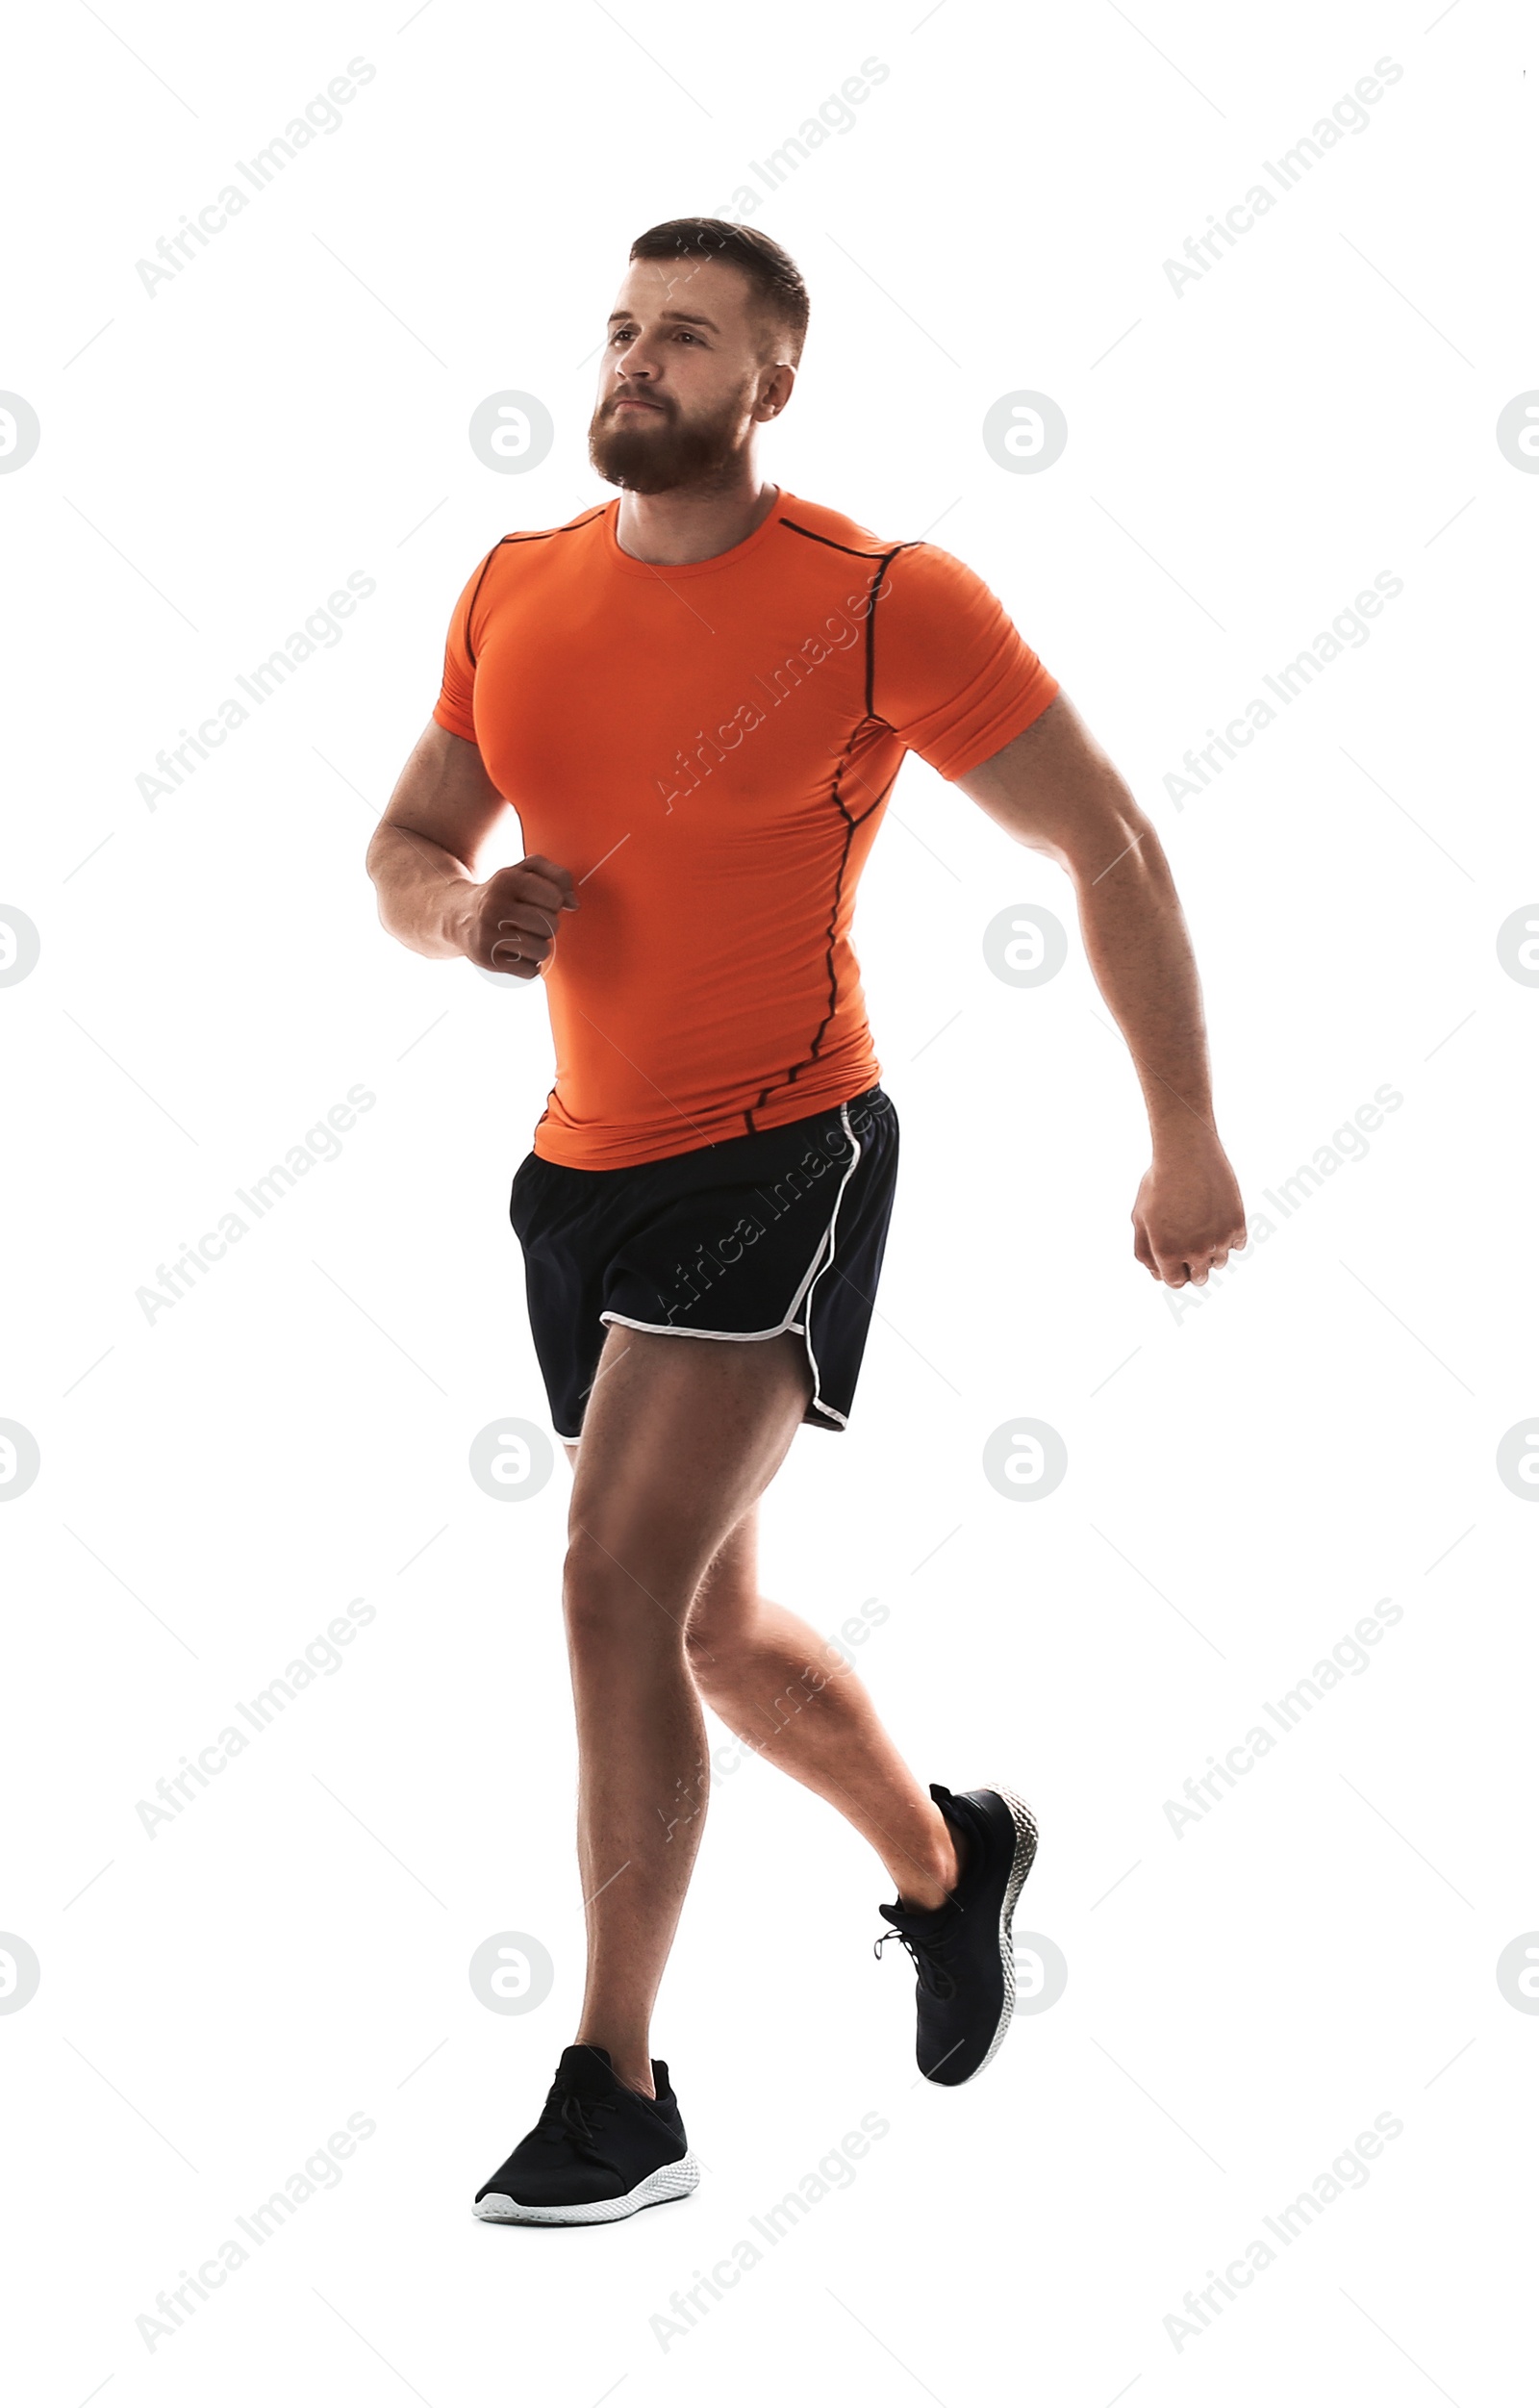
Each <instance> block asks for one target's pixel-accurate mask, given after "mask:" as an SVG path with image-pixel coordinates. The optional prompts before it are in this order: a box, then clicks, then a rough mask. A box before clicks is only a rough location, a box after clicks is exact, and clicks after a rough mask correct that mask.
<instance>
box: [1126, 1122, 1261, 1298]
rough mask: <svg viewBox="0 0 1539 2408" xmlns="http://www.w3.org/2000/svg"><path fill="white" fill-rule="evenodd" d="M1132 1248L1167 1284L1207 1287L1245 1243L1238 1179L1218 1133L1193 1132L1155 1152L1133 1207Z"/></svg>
mask: <svg viewBox="0 0 1539 2408" xmlns="http://www.w3.org/2000/svg"><path fill="white" fill-rule="evenodd" d="M1132 1218H1133V1252H1134V1254H1135V1255H1137V1257H1138V1259H1139V1261H1140V1262H1141V1263H1142V1264H1143V1266H1144V1268H1145V1270H1146V1271H1147V1272H1148V1275H1149V1277H1150V1279H1153V1280H1163V1281H1164V1283H1165V1285H1166V1286H1167V1287H1185V1286H1186V1285H1187V1284H1188V1282H1190V1283H1191V1285H1192V1286H1193V1287H1205V1286H1206V1285H1207V1280H1208V1274H1209V1272H1210V1271H1222V1270H1223V1268H1224V1264H1225V1263H1226V1262H1227V1261H1228V1259H1229V1250H1230V1248H1231V1247H1239V1248H1243V1247H1244V1246H1245V1245H1246V1244H1247V1242H1248V1238H1247V1231H1246V1221H1245V1205H1244V1204H1243V1203H1242V1202H1241V1199H1240V1183H1239V1181H1238V1179H1236V1178H1235V1176H1234V1173H1233V1171H1232V1170H1231V1168H1230V1166H1229V1160H1228V1156H1227V1155H1226V1154H1225V1153H1224V1148H1223V1147H1222V1146H1221V1145H1220V1144H1219V1142H1218V1139H1217V1138H1216V1137H1213V1136H1210V1135H1209V1134H1207V1133H1206V1132H1204V1131H1200V1130H1195V1131H1194V1132H1193V1133H1192V1135H1191V1136H1190V1137H1183V1138H1180V1139H1177V1140H1172V1141H1170V1142H1168V1143H1167V1144H1165V1145H1164V1146H1162V1147H1157V1148H1156V1150H1155V1157H1154V1160H1153V1162H1152V1164H1151V1165H1150V1167H1149V1168H1148V1170H1147V1171H1146V1172H1145V1174H1144V1177H1143V1180H1142V1182H1141V1184H1140V1187H1139V1191H1138V1199H1137V1202H1136V1203H1135V1204H1134V1205H1133V1216H1132Z"/></svg>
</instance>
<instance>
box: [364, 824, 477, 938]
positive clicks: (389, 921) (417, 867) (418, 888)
mask: <svg viewBox="0 0 1539 2408" xmlns="http://www.w3.org/2000/svg"><path fill="white" fill-rule="evenodd" d="M366 866H367V870H368V874H369V876H370V877H371V878H372V879H373V881H374V888H375V892H376V894H377V895H378V898H379V916H380V923H381V925H382V926H384V927H385V928H387V929H388V930H389V932H390V934H391V936H393V937H395V938H397V939H398V940H399V942H400V943H401V944H402V945H406V946H409V947H410V948H411V950H412V951H413V952H414V953H426V954H428V955H429V956H430V957H431V958H432V959H434V960H438V961H442V960H444V959H446V958H448V957H449V956H450V955H452V954H456V953H459V952H461V951H463V950H464V947H463V944H462V941H461V936H462V934H463V929H464V925H465V917H466V912H467V906H468V905H469V903H470V900H471V899H472V897H473V896H474V894H475V891H476V886H475V879H474V878H473V877H472V875H471V874H470V871H469V870H468V868H467V865H466V864H465V863H464V862H463V861H461V860H459V859H458V858H457V857H456V856H455V855H454V854H453V853H451V852H449V851H447V850H446V849H444V847H443V846H442V845H435V844H433V843H432V842H431V841H430V839H429V838H427V837H426V836H418V835H417V834H416V831H415V830H414V829H412V828H409V827H392V826H391V825H389V824H384V825H382V826H380V827H379V828H377V829H376V830H375V833H374V841H373V843H372V844H371V845H370V846H369V849H368V859H367V864H366ZM457 931H458V932H459V933H457Z"/></svg>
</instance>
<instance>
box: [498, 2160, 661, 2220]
mask: <svg viewBox="0 0 1539 2408" xmlns="http://www.w3.org/2000/svg"><path fill="white" fill-rule="evenodd" d="M699 2179H700V2165H699V2160H698V2159H697V2158H696V2156H695V2154H694V2150H693V2149H686V2151H685V2153H684V2155H683V2156H682V2157H676V2158H675V2159H674V2160H673V2162H672V2164H671V2165H670V2166H659V2167H658V2168H657V2171H656V2172H655V2173H651V2174H648V2175H647V2176H646V2177H645V2179H644V2180H643V2181H642V2182H639V2183H638V2184H637V2185H636V2188H635V2190H634V2191H627V2192H626V2193H625V2194H624V2196H623V2197H622V2198H618V2199H590V2200H585V2201H578V2202H576V2203H574V2204H573V2205H572V2206H570V2207H524V2206H522V2205H521V2204H520V2203H519V2201H518V2200H517V2199H510V2198H508V2197H507V2196H506V2194H505V2193H503V2192H500V2191H489V2192H488V2193H487V2194H486V2197H485V2198H484V2199H477V2200H476V2201H475V2202H474V2203H473V2206H472V2209H471V2213H472V2215H475V2216H479V2217H480V2218H481V2220H482V2222H483V2223H484V2224H618V2222H619V2220H620V2218H621V2217H624V2216H634V2215H635V2214H636V2211H637V2209H638V2208H643V2207H656V2206H657V2205H658V2204H659V2203H660V2202H661V2201H662V2200H664V2199H682V2198H686V2197H688V2195H689V2193H691V2192H692V2191H693V2190H694V2187H695V2185H696V2184H697V2183H698V2181H699Z"/></svg>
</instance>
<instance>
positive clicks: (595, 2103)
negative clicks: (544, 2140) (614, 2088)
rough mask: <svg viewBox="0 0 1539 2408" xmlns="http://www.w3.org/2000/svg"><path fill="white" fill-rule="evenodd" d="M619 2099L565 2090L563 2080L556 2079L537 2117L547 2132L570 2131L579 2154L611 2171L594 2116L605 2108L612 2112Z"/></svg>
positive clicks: (597, 2115)
mask: <svg viewBox="0 0 1539 2408" xmlns="http://www.w3.org/2000/svg"><path fill="white" fill-rule="evenodd" d="M618 2103H619V2102H618V2100H617V2099H613V2098H584V2097H580V2096H579V2095H578V2093H577V2092H576V2091H568V2089H566V2087H565V2086H564V2085H563V2084H561V2083H557V2084H555V2085H554V2087H553V2088H552V2090H551V2092H550V2096H549V2097H548V2098H547V2099H546V2101H545V2104H544V2107H543V2109H542V2113H541V2117H540V2121H541V2123H542V2125H543V2127H544V2128H545V2130H546V2131H547V2132H551V2133H555V2132H558V2131H565V2132H566V2133H568V2134H569V2136H570V2138H571V2142H572V2145H573V2147H574V2148H575V2149H576V2150H577V2152H578V2155H579V2156H581V2157H586V2158H587V2159H588V2160H589V2162H590V2164H591V2165H594V2166H604V2167H609V2170H610V2171H611V2172H613V2170H614V2168H613V2167H612V2166H610V2160H609V2158H608V2157H607V2155H606V2154H605V2152H604V2149H603V2148H602V2146H601V2145H600V2141H599V2135H598V2132H597V2129H596V2118H597V2117H599V2116H601V2115H602V2114H603V2113H604V2112H605V2110H606V2109H607V2110H608V2111H609V2112H610V2113H611V2114H613V2113H614V2111H615V2109H616V2108H617V2107H618Z"/></svg>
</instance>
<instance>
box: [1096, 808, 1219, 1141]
mask: <svg viewBox="0 0 1539 2408" xmlns="http://www.w3.org/2000/svg"><path fill="white" fill-rule="evenodd" d="M1067 866H1068V867H1069V868H1070V871H1071V874H1072V877H1073V880H1074V886H1075V891H1076V893H1077V896H1078V900H1079V921H1080V927H1081V930H1082V932H1083V935H1084V942H1085V952H1086V956H1087V958H1088V960H1089V962H1090V967H1091V971H1092V973H1093V975H1094V976H1095V979H1096V983H1097V986H1098V987H1099V989H1100V991H1101V993H1102V995H1103V996H1104V997H1105V999H1106V1002H1107V1005H1108V1007H1109V1008H1110V1010H1111V1013H1112V1016H1113V1018H1114V1019H1115V1020H1116V1022H1117V1025H1118V1027H1120V1028H1121V1030H1122V1032H1123V1037H1124V1039H1125V1040H1126V1044H1127V1049H1128V1052H1130V1053H1131V1055H1132V1058H1133V1063H1134V1067H1135V1069H1136V1070H1137V1073H1138V1078H1139V1084H1140V1086H1141V1087H1142V1089H1143V1091H1144V1102H1145V1104H1146V1107H1147V1109H1148V1123H1149V1132H1150V1135H1151V1137H1152V1139H1153V1143H1154V1147H1155V1151H1156V1152H1158V1151H1159V1150H1160V1148H1161V1147H1162V1146H1166V1145H1170V1144H1173V1143H1179V1142H1181V1141H1182V1140H1186V1139H1190V1138H1193V1137H1195V1136H1197V1135H1198V1132H1199V1131H1200V1132H1202V1133H1204V1134H1205V1135H1206V1136H1207V1137H1209V1138H1211V1139H1213V1140H1214V1141H1215V1142H1216V1141H1217V1134H1216V1129H1215V1126H1214V1118H1213V1096H1212V1088H1211V1084H1210V1079H1209V1068H1208V1047H1207V1032H1206V1028H1205V1026H1204V1023H1203V1017H1202V989H1201V985H1200V983H1199V981H1198V972H1197V963H1196V960H1195V959H1194V957H1193V952H1192V945H1191V940H1190V938H1189V936H1188V934H1187V927H1186V921H1185V918H1184V916H1183V914H1182V911H1181V904H1180V899H1179V897H1178V896H1177V894H1176V892H1175V883H1174V880H1173V877H1172V875H1171V870H1170V864H1169V862H1168V861H1167V860H1166V857H1165V852H1164V849H1163V848H1162V846H1161V844H1160V841H1159V838H1158V837H1157V836H1156V834H1155V833H1154V830H1153V828H1152V826H1150V824H1149V823H1148V821H1147V820H1146V819H1144V817H1143V814H1142V813H1139V814H1138V815H1137V817H1136V818H1135V817H1132V816H1131V815H1128V816H1125V817H1124V818H1123V822H1122V824H1121V825H1120V827H1119V830H1118V832H1117V835H1116V838H1115V841H1114V843H1113V844H1112V846H1111V847H1110V848H1109V858H1106V859H1103V860H1101V861H1098V862H1097V861H1089V860H1077V861H1074V862H1072V863H1070V864H1069V865H1067Z"/></svg>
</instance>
